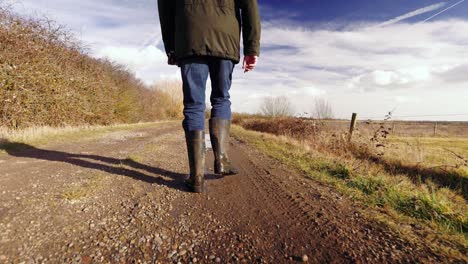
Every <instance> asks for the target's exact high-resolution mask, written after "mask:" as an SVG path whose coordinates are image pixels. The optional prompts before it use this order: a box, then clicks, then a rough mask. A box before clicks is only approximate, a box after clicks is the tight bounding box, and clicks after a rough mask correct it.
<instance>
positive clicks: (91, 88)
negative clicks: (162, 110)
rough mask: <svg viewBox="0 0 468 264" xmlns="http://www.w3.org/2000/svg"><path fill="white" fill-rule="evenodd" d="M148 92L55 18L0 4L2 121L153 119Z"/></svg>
mask: <svg viewBox="0 0 468 264" xmlns="http://www.w3.org/2000/svg"><path fill="white" fill-rule="evenodd" d="M149 96H154V91H153V90H149V89H147V88H146V87H145V86H144V85H143V84H142V83H141V81H140V80H138V79H136V78H135V77H134V75H133V74H132V73H130V72H129V71H127V70H126V69H125V68H124V67H123V66H121V65H118V64H115V63H113V62H110V61H107V60H102V59H96V58H93V57H91V56H89V55H88V54H87V52H86V49H85V48H84V46H83V44H82V43H80V42H79V41H77V40H76V39H75V38H74V37H73V35H72V34H70V33H69V32H68V31H66V30H65V29H64V28H63V27H61V26H58V25H56V23H54V22H53V21H50V20H47V19H35V18H24V17H21V16H18V15H16V14H14V13H12V12H11V11H10V10H8V9H5V8H3V9H2V8H1V7H0V126H6V127H10V128H23V127H29V126H42V125H48V126H63V125H82V124H111V123H123V122H125V123H129V122H137V121H149V120H151V119H154V118H155V117H154V115H152V114H151V113H146V112H147V111H148V109H154V107H149V106H145V105H144V102H145V99H146V98H148V97H149ZM147 101H148V100H146V102H147Z"/></svg>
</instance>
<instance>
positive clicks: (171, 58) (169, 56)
mask: <svg viewBox="0 0 468 264" xmlns="http://www.w3.org/2000/svg"><path fill="white" fill-rule="evenodd" d="M167 64H169V65H177V61H176V58H175V52H169V53H168V54H167Z"/></svg>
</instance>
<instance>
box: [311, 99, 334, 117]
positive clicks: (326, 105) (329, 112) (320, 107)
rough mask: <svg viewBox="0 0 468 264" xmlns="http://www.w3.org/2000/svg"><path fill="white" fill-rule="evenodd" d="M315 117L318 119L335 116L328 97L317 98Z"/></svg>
mask: <svg viewBox="0 0 468 264" xmlns="http://www.w3.org/2000/svg"><path fill="white" fill-rule="evenodd" d="M313 117H314V118H316V119H332V118H334V114H333V109H332V106H331V104H330V102H328V101H327V100H326V99H324V98H316V99H315V104H314V110H313Z"/></svg>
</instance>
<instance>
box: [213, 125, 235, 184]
mask: <svg viewBox="0 0 468 264" xmlns="http://www.w3.org/2000/svg"><path fill="white" fill-rule="evenodd" d="M230 129H231V120H228V119H219V118H211V119H210V138H211V145H212V146H213V153H214V172H215V173H216V174H221V175H234V174H237V173H239V171H238V170H237V169H236V168H234V167H233V166H232V164H231V161H230V160H229V156H228V153H227V152H228V147H229V130H230Z"/></svg>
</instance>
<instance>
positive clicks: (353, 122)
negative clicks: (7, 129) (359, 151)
mask: <svg viewBox="0 0 468 264" xmlns="http://www.w3.org/2000/svg"><path fill="white" fill-rule="evenodd" d="M356 121H357V113H353V115H352V117H351V125H350V126H349V136H348V141H349V142H351V139H352V137H353V132H354V129H355V128H356Z"/></svg>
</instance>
